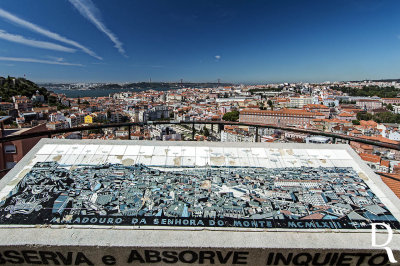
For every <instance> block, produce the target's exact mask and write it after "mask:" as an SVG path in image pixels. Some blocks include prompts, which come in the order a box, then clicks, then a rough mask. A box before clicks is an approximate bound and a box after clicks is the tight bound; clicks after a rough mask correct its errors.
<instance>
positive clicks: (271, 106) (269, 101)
mask: <svg viewBox="0 0 400 266" xmlns="http://www.w3.org/2000/svg"><path fill="white" fill-rule="evenodd" d="M267 104H268V106H269V108H271V110H274V104H273V103H272V101H271V100H268V101H267Z"/></svg>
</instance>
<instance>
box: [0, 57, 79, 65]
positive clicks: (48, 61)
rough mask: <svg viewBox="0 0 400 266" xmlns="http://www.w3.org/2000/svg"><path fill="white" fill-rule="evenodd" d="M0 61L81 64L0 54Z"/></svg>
mask: <svg viewBox="0 0 400 266" xmlns="http://www.w3.org/2000/svg"><path fill="white" fill-rule="evenodd" d="M0 61H11V62H27V63H40V64H50V65H63V66H83V65H82V64H74V63H67V62H60V61H51V60H42V59H35V58H24V57H4V56H0Z"/></svg>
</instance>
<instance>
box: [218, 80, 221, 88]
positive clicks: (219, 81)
mask: <svg viewBox="0 0 400 266" xmlns="http://www.w3.org/2000/svg"><path fill="white" fill-rule="evenodd" d="M220 83H221V79H218V87H219V85H220Z"/></svg>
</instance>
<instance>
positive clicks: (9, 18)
mask: <svg viewBox="0 0 400 266" xmlns="http://www.w3.org/2000/svg"><path fill="white" fill-rule="evenodd" d="M0 17H2V18H3V19H5V20H7V21H9V22H12V23H14V24H17V25H19V26H21V27H24V28H27V29H29V30H31V31H34V32H36V33H39V34H41V35H44V36H46V37H48V38H50V39H53V40H56V41H60V42H63V43H65V44H69V45H72V46H74V47H76V48H79V49H80V50H82V51H83V52H85V53H87V54H89V55H91V56H93V57H95V58H97V59H99V60H102V58H101V57H100V56H98V55H97V54H96V53H95V52H93V51H92V50H90V49H89V48H87V47H85V46H83V45H81V44H80V43H78V42H76V41H73V40H70V39H68V38H66V37H63V36H61V35H59V34H58V33H54V32H51V31H49V30H46V29H44V28H42V27H40V26H38V25H36V24H33V23H31V22H29V21H26V20H24V19H21V18H19V17H17V16H15V15H13V14H11V13H9V12H7V11H5V10H4V9H1V8H0Z"/></svg>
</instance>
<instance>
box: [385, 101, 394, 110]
mask: <svg viewBox="0 0 400 266" xmlns="http://www.w3.org/2000/svg"><path fill="white" fill-rule="evenodd" d="M386 109H388V110H389V111H393V105H392V104H391V103H389V104H388V105H387V106H386Z"/></svg>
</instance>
